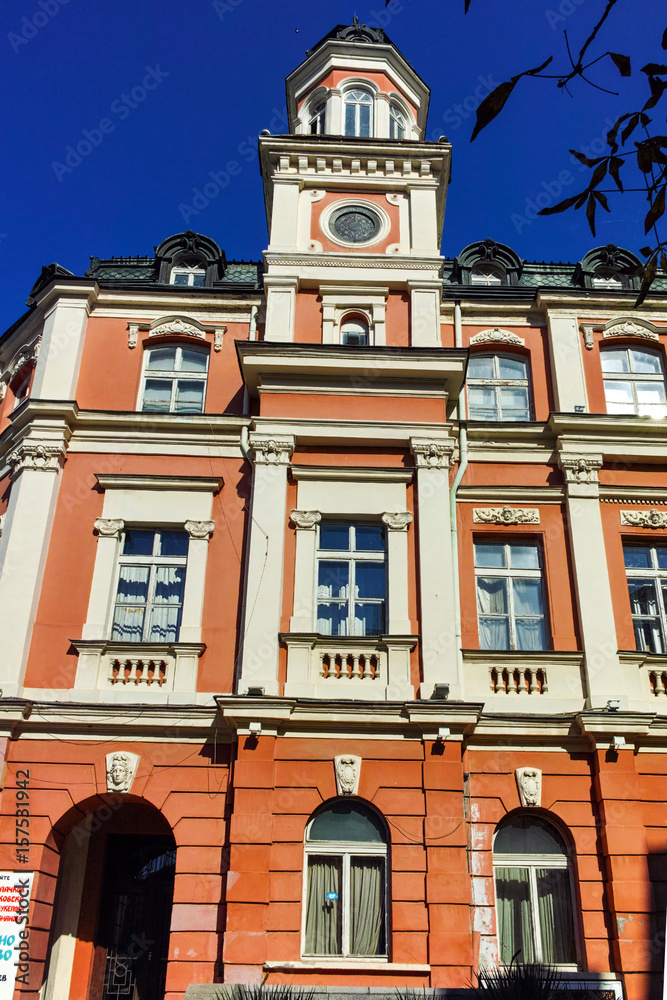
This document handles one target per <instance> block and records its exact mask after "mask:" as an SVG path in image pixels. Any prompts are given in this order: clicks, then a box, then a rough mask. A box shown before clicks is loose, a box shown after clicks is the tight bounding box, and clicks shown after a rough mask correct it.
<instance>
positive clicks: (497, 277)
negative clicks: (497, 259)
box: [470, 261, 506, 287]
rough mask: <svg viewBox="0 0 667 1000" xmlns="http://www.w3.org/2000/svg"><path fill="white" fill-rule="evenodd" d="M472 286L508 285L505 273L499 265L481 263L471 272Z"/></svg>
mask: <svg viewBox="0 0 667 1000" xmlns="http://www.w3.org/2000/svg"><path fill="white" fill-rule="evenodd" d="M470 284H471V285H486V286H487V287H491V286H492V285H504V284H506V279H505V272H504V270H503V269H502V267H500V266H499V265H498V264H488V263H486V262H485V261H481V262H480V263H479V264H475V266H474V267H473V269H472V271H471V272H470Z"/></svg>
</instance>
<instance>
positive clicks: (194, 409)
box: [141, 346, 208, 413]
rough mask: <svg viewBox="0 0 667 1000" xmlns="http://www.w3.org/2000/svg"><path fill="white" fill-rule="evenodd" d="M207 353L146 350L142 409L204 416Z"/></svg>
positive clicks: (189, 349) (196, 349) (199, 350)
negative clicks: (201, 414) (202, 414)
mask: <svg viewBox="0 0 667 1000" xmlns="http://www.w3.org/2000/svg"><path fill="white" fill-rule="evenodd" d="M207 373H208V351H206V350H202V348H200V347H189V346H188V347H181V346H178V347H176V346H173V347H154V348H152V350H149V351H146V360H145V368H144V378H143V384H142V390H141V409H142V410H144V411H145V412H150V413H203V412H204V398H205V396H206V377H207Z"/></svg>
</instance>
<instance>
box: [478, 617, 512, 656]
mask: <svg viewBox="0 0 667 1000" xmlns="http://www.w3.org/2000/svg"><path fill="white" fill-rule="evenodd" d="M479 645H480V648H481V649H509V648H510V626H509V621H508V619H507V618H481V617H480V619H479Z"/></svg>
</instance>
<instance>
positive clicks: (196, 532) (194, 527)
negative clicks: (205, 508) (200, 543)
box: [184, 521, 215, 541]
mask: <svg viewBox="0 0 667 1000" xmlns="http://www.w3.org/2000/svg"><path fill="white" fill-rule="evenodd" d="M184 528H185V530H186V531H187V533H188V535H189V536H190V538H199V539H203V540H205V541H208V540H209V538H210V537H211V535H212V534H213V529H214V528H215V521H186V522H185V524H184Z"/></svg>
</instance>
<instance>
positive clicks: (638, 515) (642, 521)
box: [621, 507, 667, 528]
mask: <svg viewBox="0 0 667 1000" xmlns="http://www.w3.org/2000/svg"><path fill="white" fill-rule="evenodd" d="M621 524H624V525H626V526H627V527H628V528H667V512H665V511H662V510H656V508H655V507H654V508H653V509H652V510H622V511H621Z"/></svg>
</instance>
